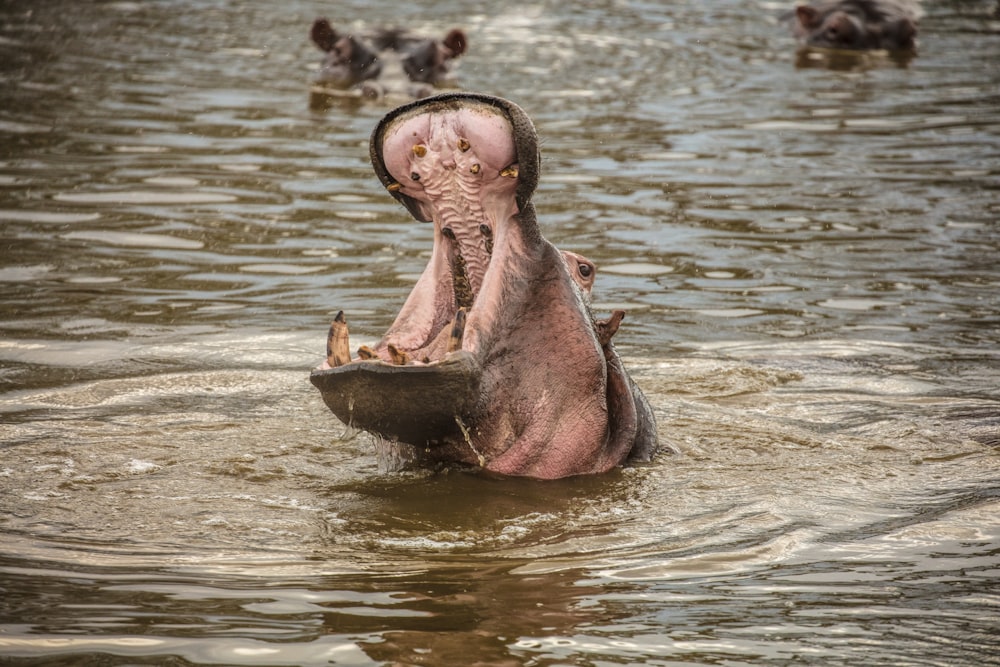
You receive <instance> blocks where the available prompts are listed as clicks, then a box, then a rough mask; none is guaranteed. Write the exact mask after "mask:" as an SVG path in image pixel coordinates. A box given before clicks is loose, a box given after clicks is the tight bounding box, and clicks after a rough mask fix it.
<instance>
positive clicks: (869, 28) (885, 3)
mask: <svg viewBox="0 0 1000 667" xmlns="http://www.w3.org/2000/svg"><path fill="white" fill-rule="evenodd" d="M921 13H922V12H921V10H920V6H919V5H918V4H917V3H916V2H915V1H913V0H813V1H812V2H810V3H809V4H801V5H798V6H796V7H795V11H794V14H793V16H792V31H793V32H794V33H795V36H796V37H797V38H798V39H799V41H800V42H801V43H802V44H803V45H805V46H809V47H818V48H824V49H846V50H853V51H857V50H885V51H890V52H894V51H912V50H913V49H914V48H915V47H916V37H917V21H918V20H919V18H920V15H921Z"/></svg>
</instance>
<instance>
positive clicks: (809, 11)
mask: <svg viewBox="0 0 1000 667" xmlns="http://www.w3.org/2000/svg"><path fill="white" fill-rule="evenodd" d="M795 17H796V18H797V19H798V20H799V23H800V24H801V25H802V27H803V28H806V29H807V30H812V29H813V28H818V27H819V26H820V23H822V19H821V17H820V15H819V12H818V11H816V9H815V8H814V7H810V6H809V5H798V6H796V7H795Z"/></svg>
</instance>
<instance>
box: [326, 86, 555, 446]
mask: <svg viewBox="0 0 1000 667" xmlns="http://www.w3.org/2000/svg"><path fill="white" fill-rule="evenodd" d="M506 104H509V103H505V102H504V101H503V100H497V99H495V98H489V97H484V96H477V95H473V94H463V93H456V94H452V95H442V96H438V97H435V98H431V99H429V100H421V101H418V102H415V103H413V104H410V105H406V106H403V107H400V108H399V109H397V110H395V111H393V112H391V113H390V114H389V115H388V116H386V118H384V119H383V120H382V122H381V123H380V124H379V125H378V126H377V127H376V129H375V131H374V132H373V135H372V141H371V156H372V163H373V165H374V167H375V171H376V173H377V174H378V176H379V178H380V179H381V181H382V183H383V184H384V185H385V187H386V189H387V190H388V191H389V192H390V193H391V194H392V195H393V196H394V197H395V198H396V199H398V200H399V201H400V202H401V203H403V204H404V205H405V206H406V208H407V209H408V210H409V211H410V213H411V214H412V215H413V216H414V217H415V218H416V219H418V220H421V221H428V222H431V223H432V224H433V225H434V246H433V252H432V255H431V259H430V261H429V262H428V265H427V267H426V268H425V270H424V272H423V274H422V275H421V277H420V278H419V279H418V281H417V283H416V285H415V286H414V288H413V290H412V291H411V293H410V296H409V297H408V298H407V300H406V302H405V303H404V305H403V307H402V309H401V310H400V312H399V314H398V316H397V317H396V320H395V321H394V323H393V324H392V326H391V327H390V328H389V330H388V331H387V332H386V334H385V335H384V336H383V337H382V339H381V340H380V341H379V342H378V343H377V344H376V345H375V346H374V347H367V346H362V347H360V348H359V349H358V350H357V352H356V353H354V354H352V352H351V347H350V339H349V333H348V328H347V321H346V317H345V316H344V314H343V313H340V314H338V316H337V318H336V319H335V320H334V322H333V324H332V325H331V327H330V333H329V336H328V345H327V357H326V359H325V360H324V361H323V363H322V364H321V365H320V366H319V367H318V368H317V369H316V370H315V371H313V373H312V375H311V376H310V379H311V381H312V383H313V384H314V385H316V387H317V388H319V389H320V391H321V392H322V393H323V398H324V401H325V402H326V403H327V405H328V406H329V407H330V409H331V410H332V411H333V412H334V413H335V414H336V415H337V416H338V417H339V418H340V419H341V420H342V421H344V422H345V423H348V424H352V425H354V426H357V427H359V428H362V429H364V430H368V431H373V432H376V433H379V434H381V435H383V436H386V437H390V438H395V439H399V440H401V441H404V442H410V443H412V444H425V445H431V444H434V443H435V442H436V441H439V440H440V439H443V438H447V437H449V436H452V435H459V436H460V435H461V430H462V428H463V426H462V420H461V415H463V414H466V413H467V412H468V411H469V410H470V409H471V408H472V406H473V404H474V402H475V400H476V398H477V396H478V393H479V392H478V387H479V383H480V379H481V372H482V371H481V366H480V364H481V359H480V358H479V356H480V355H479V353H480V351H481V350H482V348H483V345H484V339H486V338H488V336H489V331H490V329H491V328H492V326H493V324H494V322H495V320H496V318H497V317H502V313H498V312H497V310H498V308H499V303H500V298H501V293H502V290H503V289H504V287H505V285H504V278H503V276H502V275H500V273H501V271H502V268H503V267H504V266H505V265H507V266H509V265H510V263H511V262H516V259H517V257H516V256H517V252H518V247H517V246H518V238H520V237H517V236H516V235H509V234H508V232H509V229H510V225H511V224H514V222H513V221H514V220H515V218H516V216H517V215H518V213H519V211H520V208H521V207H522V206H524V205H526V204H527V201H528V199H529V198H530V196H531V193H532V191H533V190H534V187H535V182H536V178H537V176H536V174H537V162H538V150H537V145H536V143H535V142H536V139H535V133H534V128H533V127H532V126H531V123H530V120H528V119H527V117H526V116H524V115H523V112H522V111H520V109H519V108H517V107H515V106H513V105H510V106H506ZM524 167H526V169H525V168H524ZM525 172H526V175H525Z"/></svg>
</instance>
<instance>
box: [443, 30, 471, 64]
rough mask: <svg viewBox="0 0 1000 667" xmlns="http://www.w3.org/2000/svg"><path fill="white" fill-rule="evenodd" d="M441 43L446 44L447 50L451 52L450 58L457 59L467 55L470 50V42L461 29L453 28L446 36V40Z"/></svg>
mask: <svg viewBox="0 0 1000 667" xmlns="http://www.w3.org/2000/svg"><path fill="white" fill-rule="evenodd" d="M441 43H442V44H444V46H445V48H447V49H448V50H449V51H451V55H449V56H448V57H449V58H457V57H459V56H460V55H462V54H463V53H465V50H466V49H467V48H469V40H468V38H467V37H466V36H465V33H464V32H463V31H462V30H461V29H459V28H452V30H451V32H449V33H448V34H447V35H445V38H444V39H443V40H441Z"/></svg>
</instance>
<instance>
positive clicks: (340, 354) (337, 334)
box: [326, 311, 351, 368]
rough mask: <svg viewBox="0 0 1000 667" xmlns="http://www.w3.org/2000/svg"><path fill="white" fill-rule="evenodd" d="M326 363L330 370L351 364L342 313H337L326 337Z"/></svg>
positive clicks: (348, 338)
mask: <svg viewBox="0 0 1000 667" xmlns="http://www.w3.org/2000/svg"><path fill="white" fill-rule="evenodd" d="M326 363H327V364H329V366H330V367H331V368H336V367H337V366H343V365H344V364H349V363H351V343H350V337H349V334H348V332H347V320H346V319H345V318H344V311H340V312H339V313H337V316H336V317H335V318H333V322H332V323H330V333H329V334H327V336H326Z"/></svg>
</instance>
